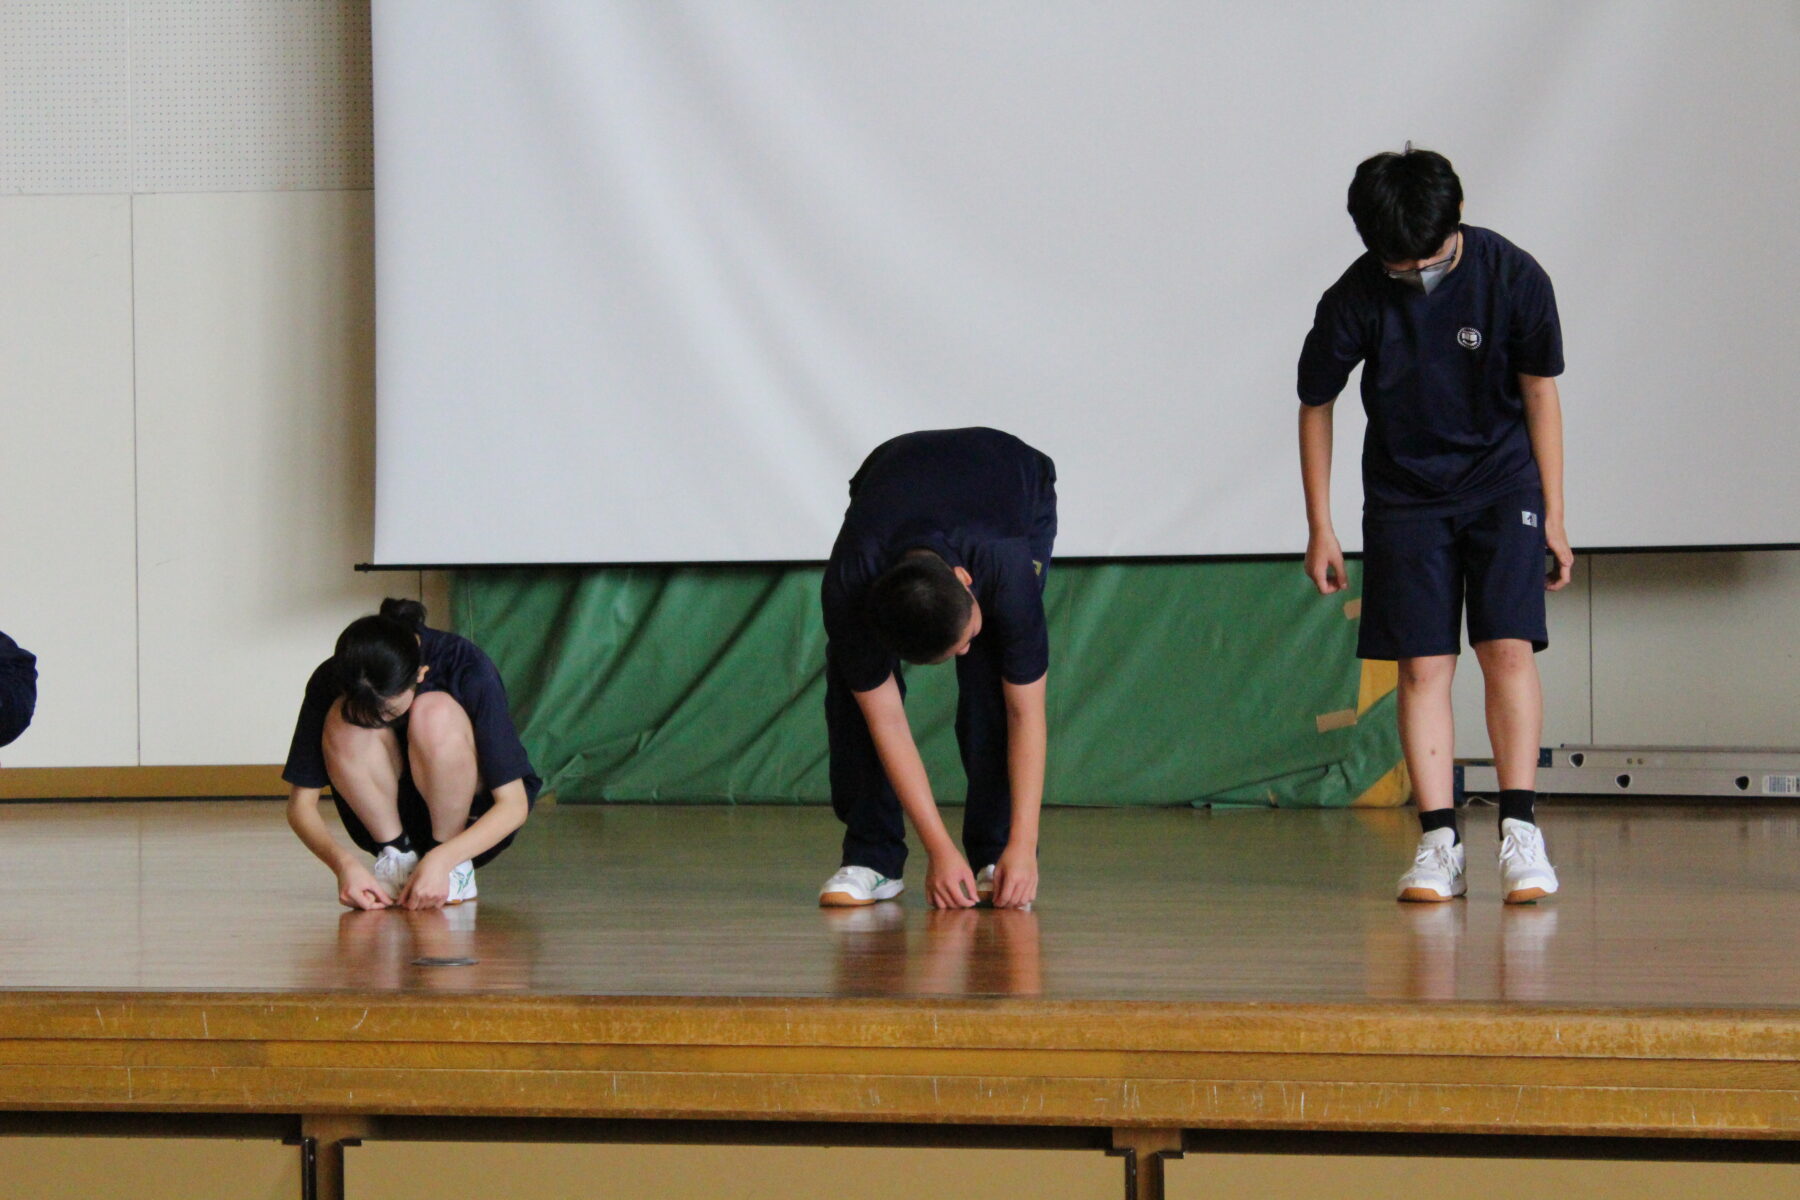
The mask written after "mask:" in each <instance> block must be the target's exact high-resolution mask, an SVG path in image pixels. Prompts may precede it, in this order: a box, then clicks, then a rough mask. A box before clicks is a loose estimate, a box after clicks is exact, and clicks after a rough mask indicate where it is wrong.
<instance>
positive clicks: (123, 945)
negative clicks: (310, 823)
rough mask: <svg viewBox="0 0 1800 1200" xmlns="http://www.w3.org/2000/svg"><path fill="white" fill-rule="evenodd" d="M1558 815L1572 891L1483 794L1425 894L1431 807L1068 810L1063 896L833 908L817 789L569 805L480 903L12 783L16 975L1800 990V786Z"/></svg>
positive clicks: (1, 814) (546, 816)
mask: <svg viewBox="0 0 1800 1200" xmlns="http://www.w3.org/2000/svg"><path fill="white" fill-rule="evenodd" d="M1544 825H1545V828H1546V830H1547V833H1548V837H1549V844H1550V849H1551V853H1552V856H1553V857H1554V859H1555V861H1556V864H1557V867H1558V869H1559V871H1560V872H1561V875H1562V879H1563V888H1564V890H1563V893H1562V895H1560V896H1558V897H1556V898H1555V899H1553V900H1550V901H1546V902H1544V903H1541V904H1539V905H1536V906H1529V907H1519V908H1508V907H1505V906H1503V905H1501V904H1500V903H1499V901H1498V896H1497V885H1496V879H1495V871H1494V863H1493V856H1494V851H1495V836H1494V830H1493V826H1492V814H1491V811H1488V810H1478V811H1476V812H1473V813H1471V814H1469V817H1468V820H1467V822H1466V828H1465V836H1466V837H1467V840H1468V842H1469V861H1470V863H1471V871H1470V895H1469V897H1468V899H1466V900H1464V901H1461V902H1457V903H1454V904H1448V905H1401V904H1396V903H1395V902H1394V901H1393V899H1392V898H1391V888H1392V883H1393V879H1394V878H1395V877H1396V876H1397V874H1398V873H1399V871H1400V870H1401V869H1402V868H1403V867H1404V865H1405V863H1406V860H1407V857H1408V855H1409V853H1410V850H1411V847H1412V845H1413V842H1414V840H1415V838H1416V836H1417V825H1416V822H1415V819H1414V817H1413V815H1412V814H1411V813H1410V812H1400V811H1336V812H1294V811H1287V812H1269V811H1238V812H1233V811H1218V812H1209V811H1205V810H1199V811H1190V810H1156V811H1119V810H1069V809H1063V810H1054V811H1051V812H1049V813H1047V814H1046V815H1045V821H1044V852H1043V881H1044V882H1043V888H1042V893H1041V899H1040V902H1039V904H1038V906H1037V911H1035V912H1033V913H1003V912H990V911H972V912H960V913H934V912H932V911H930V910H929V909H928V908H927V907H926V905H925V904H924V901H923V898H922V896H921V895H920V892H921V891H922V888H915V889H914V890H913V891H912V892H909V893H908V894H907V895H906V896H904V897H903V898H902V899H901V900H900V901H898V902H895V903H890V904H884V905H877V906H874V907H872V908H868V909H859V910H847V911H846V910H837V911H831V910H821V909H819V908H817V907H816V906H815V904H814V903H813V896H814V894H815V892H816V889H817V886H818V883H819V881H820V880H821V879H823V878H824V877H825V875H826V874H828V873H829V872H830V870H831V869H832V868H833V867H834V866H835V865H836V839H837V825H836V823H835V821H834V820H833V819H832V818H831V816H830V814H829V813H828V812H825V811H822V810H819V809H796V808H754V809H752V808H737V809H731V808H634V807H614V808H589V807H574V806H564V807H556V806H546V808H545V809H544V810H543V811H541V812H540V813H539V815H538V816H537V817H536V818H535V819H534V820H533V822H532V823H531V824H530V825H529V826H528V827H527V829H526V830H525V832H524V834H523V835H522V836H521V838H520V841H519V843H518V844H517V845H516V846H515V847H514V848H513V849H512V850H511V851H509V852H508V853H507V854H506V855H505V856H504V857H503V858H501V859H500V860H499V861H498V862H497V863H495V864H494V865H493V866H492V867H491V868H489V869H487V870H485V871H484V872H483V873H482V876H481V896H482V898H481V900H480V902H479V903H478V904H476V905H473V906H468V907H465V908H462V909H456V910H448V911H445V912H437V913H415V914H408V913H403V912H378V913H346V912H343V911H342V910H341V909H339V908H338V907H337V905H336V904H335V903H334V898H333V889H332V881H331V878H330V876H329V874H328V873H326V872H325V871H324V870H323V869H322V868H321V867H319V866H318V865H317V864H316V863H314V862H313V861H312V860H311V859H310V858H309V857H308V856H307V855H306V853H305V851H304V850H303V849H302V848H301V847H300V845H299V844H298V843H297V842H296V841H295V840H294V839H293V837H292V836H291V835H290V834H289V833H288V831H287V829H286V826H285V825H284V823H283V821H282V813H281V806H280V805H279V804H278V803H267V802H248V801H238V802H193V803H156V804H118V803H106V804H74V803H69V804H26V805H8V806H0V902H3V903H4V905H5V908H6V913H7V917H6V920H5V921H4V923H0V991H9V990H16V989H59V990H129V991H163V990H202V991H206V990H211V991H228V990H252V991H317V990H330V991H358V992H401V993H405V992H448V993H469V992H511V993H517V992H525V993H535V994H553V995H614V996H624V995H661V996H762V997H780V996H826V997H830V996H839V997H908V996H921V997H922V996H1013V997H1044V998H1050V999H1068V1000H1132V1001H1157V1000H1162V1001H1189V1002H1243V1001H1254V1002H1288V1003H1295V1002H1303V1003H1358V1002H1368V1001H1392V1000H1401V1001H1408V1000H1418V1001H1440V1000H1457V1001H1487V1002H1500V1003H1515V1002H1516V1003H1522V1004H1525V1005H1585V1006H1593V1005H1599V1006H1622V1007H1653V1008H1667V1007H1708V1008H1766V1007H1776V1008H1787V1007H1790V1006H1794V1005H1796V1004H1800V955H1797V954H1796V949H1797V947H1800V942H1797V940H1796V934H1795V931H1796V930H1797V929H1800V811H1797V810H1795V809H1791V808H1718V807H1704V808H1703V807H1692V808H1606V807H1585V808H1577V807H1554V808H1551V807H1547V809H1546V813H1545V816H1544ZM913 866H914V871H915V874H916V875H918V876H919V877H920V879H922V876H923V861H922V859H917V858H916V859H915V862H914V864H913ZM915 882H918V880H915ZM421 959H473V960H475V961H474V962H473V963H472V964H470V965H464V966H429V965H419V960H421Z"/></svg>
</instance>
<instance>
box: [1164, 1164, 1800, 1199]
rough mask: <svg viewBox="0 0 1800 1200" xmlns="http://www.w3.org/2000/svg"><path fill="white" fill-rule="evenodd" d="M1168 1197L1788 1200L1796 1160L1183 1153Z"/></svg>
mask: <svg viewBox="0 0 1800 1200" xmlns="http://www.w3.org/2000/svg"><path fill="white" fill-rule="evenodd" d="M1164 1180H1165V1191H1166V1194H1167V1195H1168V1200H1203V1198H1204V1200H1214V1198H1215V1197H1219V1196H1254V1197H1256V1200H1318V1198H1319V1197H1322V1196H1329V1197H1332V1198H1333V1200H1392V1198H1393V1197H1395V1196H1406V1195H1415V1194H1419V1193H1421V1192H1423V1193H1426V1194H1429V1195H1434V1196H1530V1197H1555V1196H1571V1197H1573V1196H1579V1197H1580V1198H1581V1200H1644V1197H1647V1196H1654V1197H1656V1200H1788V1198H1791V1197H1793V1196H1795V1195H1800V1166H1793V1165H1791V1164H1765V1163H1653V1162H1565V1161H1555V1160H1547V1159H1512V1158H1389V1157H1379V1156H1371V1157H1367V1158H1364V1157H1353V1156H1318V1157H1314V1156H1311V1155H1291V1156H1290V1155H1258V1154H1189V1155H1187V1156H1186V1157H1184V1158H1180V1159H1174V1160H1171V1161H1170V1162H1169V1163H1168V1165H1167V1167H1166V1169H1165V1175H1164Z"/></svg>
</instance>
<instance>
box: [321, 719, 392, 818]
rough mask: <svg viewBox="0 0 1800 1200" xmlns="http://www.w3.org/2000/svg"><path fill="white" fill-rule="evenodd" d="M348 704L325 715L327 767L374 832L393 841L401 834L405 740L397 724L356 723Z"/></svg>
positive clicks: (336, 786) (335, 785)
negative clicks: (392, 726)
mask: <svg viewBox="0 0 1800 1200" xmlns="http://www.w3.org/2000/svg"><path fill="white" fill-rule="evenodd" d="M342 704H343V701H341V700H340V701H338V702H337V703H335V704H333V705H332V706H331V711H330V712H329V713H327V714H326V715H325V735H324V738H323V739H322V743H321V744H322V747H323V749H324V751H325V770H326V772H327V773H328V774H329V775H330V776H331V784H332V787H333V788H334V789H335V790H336V791H337V794H338V795H339V796H342V797H343V799H344V803H345V804H348V805H349V806H350V811H351V812H353V813H355V814H356V815H357V817H358V818H359V819H360V820H361V821H362V823H363V828H364V829H367V830H368V831H369V835H370V836H371V837H373V838H374V839H375V840H376V841H378V842H391V841H393V840H394V839H395V838H397V837H399V836H400V739H399V738H397V737H395V736H394V731H393V730H391V729H364V728H363V727H362V726H360V725H352V724H351V723H350V722H348V721H346V720H344V717H343V714H342V712H341V706H342Z"/></svg>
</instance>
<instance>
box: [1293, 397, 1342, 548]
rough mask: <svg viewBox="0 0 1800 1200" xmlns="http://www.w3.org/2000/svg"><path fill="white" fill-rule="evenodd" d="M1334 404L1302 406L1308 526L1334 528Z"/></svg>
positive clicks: (1302, 467) (1302, 464)
mask: <svg viewBox="0 0 1800 1200" xmlns="http://www.w3.org/2000/svg"><path fill="white" fill-rule="evenodd" d="M1335 406H1336V401H1333V402H1332V403H1331V404H1319V405H1312V404H1302V405H1301V406H1300V483H1301V486H1302V487H1304V488H1305V489H1306V525H1307V528H1309V529H1311V530H1313V531H1314V532H1318V531H1321V530H1328V529H1330V528H1331V413H1332V409H1333V408H1334V407H1335Z"/></svg>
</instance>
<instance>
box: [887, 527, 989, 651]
mask: <svg viewBox="0 0 1800 1200" xmlns="http://www.w3.org/2000/svg"><path fill="white" fill-rule="evenodd" d="M974 607H975V597H973V596H971V595H969V589H968V588H966V587H964V586H963V582H962V580H960V579H958V578H957V577H956V572H955V571H954V570H952V569H951V567H950V564H949V563H947V562H945V561H944V560H943V559H941V558H939V557H938V556H937V555H935V554H919V555H912V556H909V557H907V558H903V559H901V560H900V562H899V564H898V565H896V566H894V567H891V568H889V569H888V570H887V571H886V572H885V573H884V574H882V575H881V576H880V577H879V578H877V579H876V580H875V582H874V583H873V584H871V585H870V586H869V598H868V601H867V602H866V605H865V611H866V612H867V615H868V620H869V625H870V627H871V628H873V629H874V630H875V636H876V637H878V638H880V639H881V641H882V642H883V643H884V644H885V645H886V646H887V648H888V649H889V650H892V651H893V652H894V653H895V654H898V655H899V656H900V657H901V658H903V659H905V660H906V661H907V662H910V663H928V662H935V661H937V660H938V659H940V658H942V657H943V656H944V654H945V653H946V652H947V651H949V649H950V648H951V647H952V646H954V645H956V643H957V642H958V641H959V640H961V638H962V635H963V631H964V630H965V629H967V628H968V627H969V614H970V613H971V612H972V611H973V610H974Z"/></svg>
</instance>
